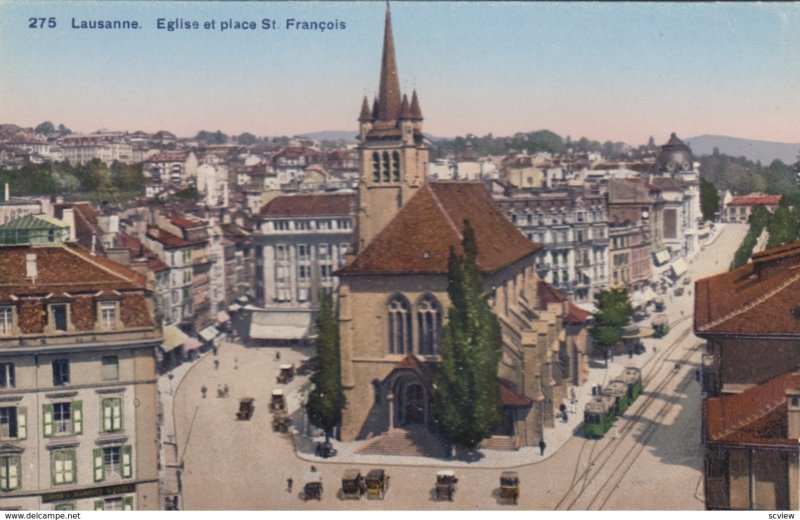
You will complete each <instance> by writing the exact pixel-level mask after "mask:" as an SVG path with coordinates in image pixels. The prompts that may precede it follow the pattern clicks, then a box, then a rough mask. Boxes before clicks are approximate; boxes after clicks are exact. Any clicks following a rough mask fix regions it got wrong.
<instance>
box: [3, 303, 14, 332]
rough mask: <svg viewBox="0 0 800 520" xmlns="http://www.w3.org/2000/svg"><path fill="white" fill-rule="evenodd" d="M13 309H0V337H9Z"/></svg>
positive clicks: (7, 307) (4, 307) (6, 307)
mask: <svg viewBox="0 0 800 520" xmlns="http://www.w3.org/2000/svg"><path fill="white" fill-rule="evenodd" d="M12 319H13V308H12V307H10V306H3V307H0V336H10V335H11V326H12V324H13V321H12Z"/></svg>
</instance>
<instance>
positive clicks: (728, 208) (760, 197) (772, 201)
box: [720, 193, 783, 223]
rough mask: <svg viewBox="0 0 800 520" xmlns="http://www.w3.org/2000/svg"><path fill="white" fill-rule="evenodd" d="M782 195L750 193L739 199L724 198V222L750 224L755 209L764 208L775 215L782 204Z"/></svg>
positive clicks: (722, 211) (722, 210)
mask: <svg viewBox="0 0 800 520" xmlns="http://www.w3.org/2000/svg"><path fill="white" fill-rule="evenodd" d="M782 198H783V196H782V195H765V194H763V193H750V194H748V195H742V196H739V197H729V198H727V200H726V199H725V198H723V200H722V202H723V207H722V208H721V210H720V211H721V214H722V219H723V222H733V223H736V222H749V221H750V215H751V214H752V213H753V208H755V207H756V206H764V208H766V209H767V211H769V212H770V213H775V211H777V210H778V206H780V204H781V199H782Z"/></svg>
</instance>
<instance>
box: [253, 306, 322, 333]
mask: <svg viewBox="0 0 800 520" xmlns="http://www.w3.org/2000/svg"><path fill="white" fill-rule="evenodd" d="M310 329H311V312H310V311H264V310H261V311H254V312H253V313H252V315H251V319H250V337H251V338H253V339H286V340H292V339H304V338H307V337H308V335H309V331H310Z"/></svg>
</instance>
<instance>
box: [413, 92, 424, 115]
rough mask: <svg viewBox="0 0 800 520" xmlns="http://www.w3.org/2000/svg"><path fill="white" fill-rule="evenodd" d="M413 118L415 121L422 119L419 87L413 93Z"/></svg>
mask: <svg viewBox="0 0 800 520" xmlns="http://www.w3.org/2000/svg"><path fill="white" fill-rule="evenodd" d="M411 119H413V120H415V121H422V110H421V109H420V108H419V99H417V89H414V93H413V94H412V95H411Z"/></svg>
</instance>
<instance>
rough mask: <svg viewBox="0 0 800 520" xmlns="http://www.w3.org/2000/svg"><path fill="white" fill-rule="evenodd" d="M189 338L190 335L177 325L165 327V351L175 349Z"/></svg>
mask: <svg viewBox="0 0 800 520" xmlns="http://www.w3.org/2000/svg"><path fill="white" fill-rule="evenodd" d="M187 339H189V336H187V335H186V334H184V333H183V331H181V329H179V328H178V327H176V326H175V325H169V326H167V327H164V342H163V343H162V347H163V348H164V352H170V351H172V350H175V349H176V348H178V347H180V346H181V345H183V343H184V342H185V341H186V340H187Z"/></svg>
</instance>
